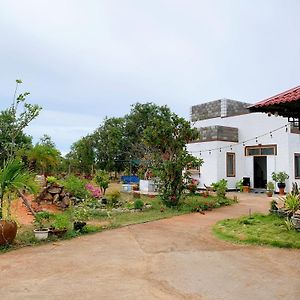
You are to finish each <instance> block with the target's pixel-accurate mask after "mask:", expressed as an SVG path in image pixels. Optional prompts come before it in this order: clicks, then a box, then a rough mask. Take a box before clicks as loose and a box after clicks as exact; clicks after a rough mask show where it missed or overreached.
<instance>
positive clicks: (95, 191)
mask: <svg viewBox="0 0 300 300" xmlns="http://www.w3.org/2000/svg"><path fill="white" fill-rule="evenodd" d="M85 187H86V189H87V190H88V191H89V192H90V194H91V196H92V197H93V198H96V199H99V198H101V197H102V190H101V189H100V188H99V187H97V186H94V185H93V184H92V183H87V184H86V185H85Z"/></svg>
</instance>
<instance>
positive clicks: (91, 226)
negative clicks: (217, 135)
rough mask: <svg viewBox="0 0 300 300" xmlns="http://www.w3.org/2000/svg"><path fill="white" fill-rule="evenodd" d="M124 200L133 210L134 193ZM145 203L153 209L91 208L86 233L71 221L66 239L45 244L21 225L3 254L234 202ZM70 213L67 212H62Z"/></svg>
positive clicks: (191, 199)
mask: <svg viewBox="0 0 300 300" xmlns="http://www.w3.org/2000/svg"><path fill="white" fill-rule="evenodd" d="M121 199H122V201H123V202H124V205H123V207H132V205H133V203H134V201H135V200H136V199H134V198H133V196H132V194H126V193H122V194H121ZM141 199H142V200H143V202H144V203H148V204H151V206H152V207H151V208H148V209H144V210H141V211H129V212H117V211H114V210H109V212H108V213H107V212H106V211H101V210H100V209H92V208H91V209H90V211H89V215H90V217H89V221H88V225H87V226H86V227H85V230H84V231H83V232H78V231H75V230H73V228H72V226H73V225H72V222H71V221H70V224H69V227H68V232H67V233H66V235H65V236H64V237H63V238H60V239H59V238H57V237H55V236H52V237H50V238H48V239H47V240H45V241H38V240H36V239H35V237H34V234H33V229H34V227H33V225H27V226H25V225H22V226H20V227H19V228H18V232H17V237H16V239H15V241H14V242H13V244H11V245H8V246H0V253H1V252H7V251H10V250H13V249H18V248H21V247H25V246H35V245H41V244H46V243H49V242H55V241H57V240H61V239H70V238H74V237H77V236H80V235H83V234H89V233H94V232H100V231H103V230H108V229H112V228H117V227H122V226H127V225H130V224H138V223H145V222H150V221H154V220H159V219H164V218H170V217H173V216H178V215H182V214H188V213H191V212H195V211H199V210H202V211H204V210H211V209H213V208H218V207H220V206H224V205H231V204H233V203H234V202H235V201H233V200H231V199H228V198H226V199H218V198H217V197H215V196H209V197H207V198H204V197H202V196H199V195H191V196H186V197H185V198H184V199H182V201H181V204H180V205H179V206H178V207H174V208H169V207H166V206H164V205H163V203H162V202H161V201H160V199H159V197H155V198H152V199H151V198H149V197H146V196H141ZM63 213H64V214H68V210H67V211H65V212H63Z"/></svg>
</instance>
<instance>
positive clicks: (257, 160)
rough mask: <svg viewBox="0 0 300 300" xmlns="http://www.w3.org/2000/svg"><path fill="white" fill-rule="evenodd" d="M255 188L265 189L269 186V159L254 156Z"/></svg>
mask: <svg viewBox="0 0 300 300" xmlns="http://www.w3.org/2000/svg"><path fill="white" fill-rule="evenodd" d="M253 162H254V188H257V189H265V188H266V185H267V157H266V156H254V157H253Z"/></svg>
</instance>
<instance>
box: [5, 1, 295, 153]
mask: <svg viewBox="0 0 300 300" xmlns="http://www.w3.org/2000/svg"><path fill="white" fill-rule="evenodd" d="M299 11H300V1H299V0H282V1H276V0H270V1H268V0H256V1H255V0H251V1H246V0H244V1H242V0H240V1H239V0H222V1H213V0H207V1H201V0H193V1H192V0H180V1H179V0H178V1H177V0H136V1H133V0H132V1H130V0H107V1H106V0H81V1H79V0H50V1H46V0H19V1H16V0H7V1H6V0H0V62H1V63H0V100H1V102H0V109H1V108H4V107H7V106H8V105H10V103H11V100H12V96H13V91H14V87H15V79H17V78H20V79H22V80H23V82H24V83H23V84H22V85H21V87H20V92H21V91H30V92H31V95H30V97H29V98H28V100H29V101H30V102H31V103H38V104H40V105H41V106H42V107H43V111H42V113H41V115H40V116H39V117H38V119H37V120H35V121H34V122H33V123H32V125H31V126H30V128H29V129H28V132H29V133H30V134H31V135H32V136H33V137H34V140H35V141H36V140H37V139H38V138H39V137H40V136H42V135H43V134H44V133H47V134H49V135H51V136H52V138H53V140H54V142H55V143H56V145H57V146H58V147H59V149H60V150H62V151H63V152H66V151H68V149H69V146H70V145H71V144H72V143H73V142H74V141H76V140H77V139H78V138H80V137H81V136H83V135H86V134H87V133H90V132H92V131H93V130H94V129H95V128H96V127H97V126H98V125H99V124H100V123H101V121H102V120H103V118H104V117H105V116H108V117H112V116H122V115H124V114H126V113H128V112H129V110H130V105H131V104H133V103H135V102H149V101H152V102H155V103H157V104H167V105H169V106H170V107H171V109H172V110H173V111H175V112H176V113H178V114H179V115H181V116H184V117H186V118H188V117H189V111H190V107H191V106H192V105H195V104H199V103H202V102H206V101H210V100H214V99H219V98H231V99H236V100H241V101H245V102H250V103H252V102H257V101H260V100H262V99H264V98H266V97H269V96H272V95H274V94H276V93H279V92H282V91H284V90H286V89H289V88H291V87H294V86H297V85H299V84H300V79H299V70H300V56H299V55H300V39H299V36H300V18H299Z"/></svg>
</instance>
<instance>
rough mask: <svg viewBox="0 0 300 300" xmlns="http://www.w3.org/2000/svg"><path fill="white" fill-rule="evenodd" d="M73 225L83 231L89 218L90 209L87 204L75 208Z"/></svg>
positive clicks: (75, 228)
mask: <svg viewBox="0 0 300 300" xmlns="http://www.w3.org/2000/svg"><path fill="white" fill-rule="evenodd" d="M72 215H73V227H74V230H76V231H82V230H83V228H84V227H85V225H86V221H87V220H88V218H89V211H88V208H87V207H86V205H85V204H82V205H81V206H77V207H74V208H73V213H72Z"/></svg>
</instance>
